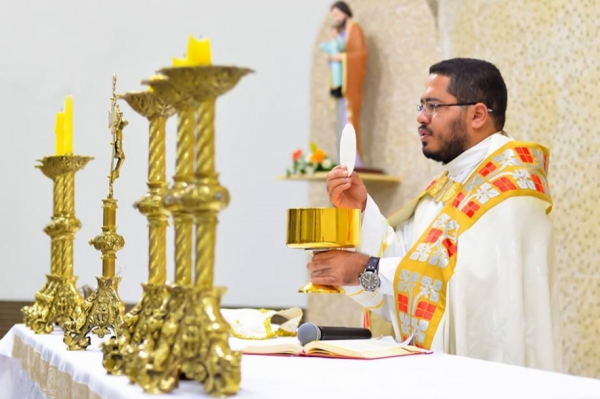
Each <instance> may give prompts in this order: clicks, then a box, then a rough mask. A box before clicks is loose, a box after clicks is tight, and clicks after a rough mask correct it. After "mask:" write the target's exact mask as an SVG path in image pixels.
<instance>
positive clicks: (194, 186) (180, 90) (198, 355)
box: [127, 66, 250, 396]
mask: <svg viewBox="0 0 600 399" xmlns="http://www.w3.org/2000/svg"><path fill="white" fill-rule="evenodd" d="M160 72H161V73H163V74H164V75H165V76H167V78H164V79H161V80H160V81H156V80H155V81H151V82H150V85H151V86H152V88H153V89H154V91H155V92H157V95H159V96H161V95H163V96H164V97H163V98H164V99H165V101H167V102H169V103H171V104H173V105H174V106H175V107H176V108H178V109H179V113H180V118H185V120H186V121H189V118H190V115H189V114H190V108H191V107H192V105H194V104H196V106H195V109H192V113H193V114H195V113H196V111H200V112H198V123H197V125H196V126H197V129H196V134H195V144H196V149H195V151H194V150H193V147H192V146H193V145H194V141H193V140H192V141H190V140H189V139H188V140H185V141H184V140H178V151H177V153H178V164H179V156H180V154H186V155H185V157H183V156H182V158H185V160H186V161H187V160H189V159H191V157H190V155H191V156H193V154H194V153H195V154H196V168H195V171H194V174H193V180H192V181H190V180H186V182H185V183H186V184H185V185H182V184H179V185H178V183H180V182H181V179H178V178H177V176H176V177H175V179H174V180H175V185H174V187H173V189H172V190H169V191H168V192H167V194H166V195H165V197H164V200H163V204H164V206H165V207H166V208H167V209H169V210H171V211H172V212H173V213H174V214H175V213H177V212H179V213H183V214H186V215H194V216H195V227H196V236H197V238H196V248H195V259H196V263H195V266H196V267H195V269H196V273H195V274H196V276H195V277H196V278H195V283H194V285H193V286H192V285H191V284H190V283H188V281H189V280H188V278H187V277H188V274H187V269H186V275H185V277H186V278H185V282H186V283H187V284H184V283H183V281H182V280H179V281H177V285H176V286H174V287H171V288H170V290H169V299H168V301H167V302H166V305H165V308H164V312H163V315H162V317H155V318H154V319H153V322H154V326H153V327H152V329H151V331H150V332H149V333H150V334H151V335H152V334H156V337H157V339H156V340H155V341H153V342H154V343H155V344H154V346H153V347H150V346H148V347H142V349H141V350H139V351H137V352H135V351H134V354H133V356H132V359H133V360H132V361H131V362H130V364H129V366H128V367H127V369H128V372H127V374H128V376H129V377H130V379H131V380H132V381H134V382H136V383H138V384H140V385H141V386H142V387H143V388H144V390H145V391H146V392H153V393H160V392H171V391H172V390H173V389H174V388H175V387H176V386H177V384H178V379H179V374H180V373H181V374H183V375H185V377H186V378H189V379H194V380H196V381H199V382H201V383H203V384H204V389H205V391H206V392H207V393H208V394H209V395H211V396H227V395H233V394H235V393H237V392H238V390H239V385H240V379H241V376H240V360H241V353H240V352H234V351H232V350H231V349H230V348H229V346H228V338H229V325H228V324H227V323H226V322H225V320H224V319H223V317H222V315H221V313H220V309H219V306H220V299H221V295H222V294H223V292H224V289H220V288H215V287H213V270H214V245H215V238H216V237H215V236H216V224H217V218H216V215H217V213H218V211H219V210H220V209H222V208H224V207H225V206H226V205H227V203H228V201H229V195H228V192H227V190H226V189H225V188H224V187H222V186H220V185H219V183H218V180H217V174H216V173H215V171H214V101H215V98H216V97H217V96H219V95H221V94H223V93H225V92H226V91H228V90H230V89H231V88H233V87H234V86H235V84H237V82H238V81H239V80H240V79H241V77H242V76H243V75H245V74H247V73H248V72H250V70H248V69H242V68H235V67H216V66H208V67H182V68H167V69H163V70H161V71H160ZM157 82H159V83H157ZM159 87H169V89H168V90H169V91H168V93H170V94H167V93H166V92H165V91H163V92H162V94H161V92H159ZM173 93H176V94H177V98H176V97H175V96H173ZM177 100H179V101H182V100H183V103H185V104H186V106H185V107H181V106H179V107H178V106H177ZM182 114H183V115H182ZM180 126H182V125H181V124H180ZM184 126H186V127H187V126H189V125H187V124H186V125H184ZM188 128H189V127H188ZM179 137H180V136H178V138H179ZM180 146H182V147H183V148H182V149H181V151H180V150H179V148H180ZM189 165H193V163H189V162H188V163H187V164H186V168H185V175H186V176H189V173H190V168H189ZM192 220H194V219H192ZM178 243H179V242H178V241H177V240H176V244H178ZM186 243H188V242H186ZM187 256H188V255H187V252H186V258H185V260H182V259H181V258H178V257H176V266H175V267H176V271H177V270H179V268H180V264H184V265H186V267H187V265H188V259H191V255H190V256H189V258H188V257H187ZM178 262H179V263H178ZM176 276H178V277H179V276H181V273H176ZM189 276H191V274H189ZM128 363H129V362H128Z"/></svg>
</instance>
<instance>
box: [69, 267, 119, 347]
mask: <svg viewBox="0 0 600 399" xmlns="http://www.w3.org/2000/svg"><path fill="white" fill-rule="evenodd" d="M96 280H98V288H97V289H96V290H95V291H94V292H93V293H92V294H91V295H90V297H89V298H87V299H86V300H85V301H84V302H83V303H82V305H81V308H80V311H79V313H78V315H77V318H76V319H75V320H74V321H68V322H65V323H64V325H63V329H64V333H65V337H64V339H63V341H64V343H65V344H67V349H69V350H85V348H87V347H88V346H89V345H90V338H89V337H88V336H87V335H88V334H90V333H93V334H95V335H97V336H98V337H100V338H103V337H104V336H105V335H108V334H110V333H111V331H112V333H113V334H116V335H120V329H121V326H122V325H123V317H122V313H121V298H119V294H118V293H117V290H115V286H117V285H118V283H119V281H120V280H121V278H120V277H96Z"/></svg>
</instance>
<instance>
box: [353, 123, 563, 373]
mask: <svg viewBox="0 0 600 399" xmlns="http://www.w3.org/2000/svg"><path fill="white" fill-rule="evenodd" d="M509 140H512V139H511V138H509V137H507V136H506V135H504V134H502V133H496V134H494V135H492V136H490V137H488V138H487V139H485V140H484V141H482V142H481V143H479V144H477V145H476V146H474V147H472V148H470V149H469V150H467V151H465V152H464V153H462V154H461V155H460V156H458V157H457V158H456V159H454V160H453V161H452V162H450V163H448V164H446V165H444V167H445V168H446V170H447V171H448V176H449V177H450V178H451V179H453V180H455V181H457V182H459V183H464V182H465V181H466V180H467V178H468V177H469V176H470V175H471V173H472V172H473V171H474V170H475V168H476V167H477V166H478V165H479V164H480V163H481V162H482V161H483V160H484V159H485V158H486V157H487V156H488V155H490V154H491V153H493V152H494V151H495V150H497V149H498V148H500V147H502V146H503V145H504V144H506V143H507V142H508V141H509ZM415 205H416V206H412V207H411V206H410V205H409V206H407V207H406V208H405V211H404V212H401V214H400V215H399V216H396V217H394V220H390V221H389V224H388V221H387V220H386V218H385V217H384V216H383V215H382V214H381V212H380V211H379V208H378V207H377V205H376V204H375V202H374V201H373V199H372V198H371V197H368V199H367V206H366V209H365V211H364V213H363V215H362V216H363V218H362V225H361V244H360V246H359V247H358V248H357V251H358V252H362V253H365V254H369V255H371V256H379V255H380V250H381V248H382V243H383V242H384V241H386V244H387V248H386V249H385V251H384V252H383V254H382V255H381V256H382V259H381V260H380V263H379V276H380V278H381V287H380V288H379V289H378V290H377V291H375V292H365V291H364V290H363V289H362V288H360V286H351V287H350V286H346V287H344V289H345V290H346V294H347V295H349V296H350V297H351V298H353V299H354V300H356V301H357V302H358V303H360V304H361V305H362V306H364V307H365V308H367V309H369V310H372V311H373V312H375V313H377V314H379V315H381V316H383V317H384V318H385V319H386V320H391V322H392V324H393V326H394V332H395V334H396V340H398V341H400V332H399V327H398V322H397V317H396V310H395V302H394V289H393V283H394V275H395V273H396V268H397V267H398V265H399V263H400V261H401V259H402V257H403V256H405V255H406V253H407V252H408V251H409V250H410V248H411V247H412V246H413V244H414V243H415V241H416V240H418V239H419V237H420V236H421V235H422V234H423V232H424V231H425V230H426V229H427V228H428V227H429V225H430V224H431V223H432V222H433V220H434V218H435V217H436V216H437V215H438V213H439V212H440V210H441V209H442V208H443V206H444V203H443V202H441V201H440V202H435V201H434V199H433V197H431V196H430V195H425V196H424V197H422V198H421V200H419V201H418V203H415ZM547 206H548V204H547V203H546V202H545V201H543V200H541V199H538V198H535V197H531V196H517V197H511V198H507V199H506V200H504V201H502V202H501V203H499V204H497V205H496V206H494V207H493V208H491V209H490V210H488V211H487V212H486V213H485V214H484V215H483V216H482V217H481V218H480V219H479V220H478V221H477V222H475V224H474V225H473V226H471V227H470V228H469V229H468V230H467V231H465V232H464V233H463V234H462V235H461V236H460V239H459V241H458V251H457V255H456V256H457V258H456V267H455V269H454V274H453V275H452V277H451V279H450V281H449V282H448V287H447V299H446V310H445V312H444V315H443V317H442V320H441V322H440V324H439V326H438V328H437V330H436V332H435V335H434V337H433V342H432V345H431V350H433V351H436V352H444V353H450V354H456V355H463V356H469V357H474V358H478V359H484V360H490V361H497V362H503V363H509V364H514V365H522V366H528V367H534V368H540V369H546V370H555V371H560V370H561V362H562V357H561V341H560V334H559V319H558V311H559V308H558V287H557V274H556V273H557V272H556V261H555V253H554V241H553V234H552V223H551V220H550V218H549V216H548V215H547V214H546V210H547ZM390 224H391V225H392V227H390ZM394 228H395V229H394ZM394 230H395V234H394ZM386 237H387V238H386Z"/></svg>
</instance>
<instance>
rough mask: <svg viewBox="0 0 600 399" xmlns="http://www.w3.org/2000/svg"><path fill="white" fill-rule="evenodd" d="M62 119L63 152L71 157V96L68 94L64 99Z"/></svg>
mask: <svg viewBox="0 0 600 399" xmlns="http://www.w3.org/2000/svg"><path fill="white" fill-rule="evenodd" d="M64 118H65V130H64V132H65V133H64V135H65V140H64V141H65V144H64V150H65V154H66V155H71V154H73V96H72V95H70V94H69V95H68V96H67V97H65V109H64Z"/></svg>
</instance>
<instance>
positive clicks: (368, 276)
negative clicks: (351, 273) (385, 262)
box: [358, 256, 381, 292]
mask: <svg viewBox="0 0 600 399" xmlns="http://www.w3.org/2000/svg"><path fill="white" fill-rule="evenodd" d="M378 271H379V258H376V257H374V256H371V257H370V258H369V263H367V268H366V269H365V271H364V272H362V273H361V274H360V275H359V276H358V281H359V282H360V285H361V286H362V287H363V288H364V290H365V291H370V292H373V291H375V290H376V289H377V288H379V286H380V285H381V280H380V279H379V274H378Z"/></svg>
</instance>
